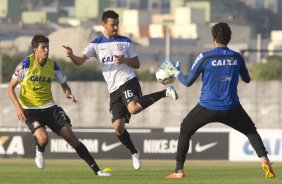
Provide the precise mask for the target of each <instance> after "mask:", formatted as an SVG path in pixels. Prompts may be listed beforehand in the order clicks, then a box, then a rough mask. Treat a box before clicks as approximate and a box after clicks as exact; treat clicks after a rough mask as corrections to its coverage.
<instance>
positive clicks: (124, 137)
mask: <svg viewBox="0 0 282 184" xmlns="http://www.w3.org/2000/svg"><path fill="white" fill-rule="evenodd" d="M117 137H118V138H119V140H120V142H121V143H122V144H123V145H125V146H126V147H127V148H128V149H129V150H130V152H131V154H132V155H133V154H134V153H137V150H136V148H135V146H134V145H133V143H132V141H131V139H130V135H129V133H128V132H127V130H126V129H125V130H124V132H123V134H122V135H117Z"/></svg>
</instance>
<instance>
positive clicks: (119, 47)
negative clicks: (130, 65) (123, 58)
mask: <svg viewBox="0 0 282 184" xmlns="http://www.w3.org/2000/svg"><path fill="white" fill-rule="evenodd" d="M117 50H118V51H124V50H125V45H124V43H118V44H117Z"/></svg>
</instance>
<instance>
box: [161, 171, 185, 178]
mask: <svg viewBox="0 0 282 184" xmlns="http://www.w3.org/2000/svg"><path fill="white" fill-rule="evenodd" d="M184 177H185V174H184V172H183V171H180V172H173V173H171V174H169V175H167V176H165V178H167V179H182V178H184Z"/></svg>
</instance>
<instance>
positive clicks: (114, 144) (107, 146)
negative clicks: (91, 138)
mask: <svg viewBox="0 0 282 184" xmlns="http://www.w3.org/2000/svg"><path fill="white" fill-rule="evenodd" d="M120 145H121V142H116V143H113V144H109V145H107V144H106V142H103V143H102V146H101V150H102V151H104V152H107V151H110V150H112V149H114V148H116V147H118V146H120Z"/></svg>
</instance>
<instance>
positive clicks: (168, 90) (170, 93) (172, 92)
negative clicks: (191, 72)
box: [166, 86, 178, 100]
mask: <svg viewBox="0 0 282 184" xmlns="http://www.w3.org/2000/svg"><path fill="white" fill-rule="evenodd" d="M166 96H167V97H170V98H172V99H173V100H177V99H178V94H177V93H176V90H175V89H174V87H173V86H168V87H167V88H166Z"/></svg>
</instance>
